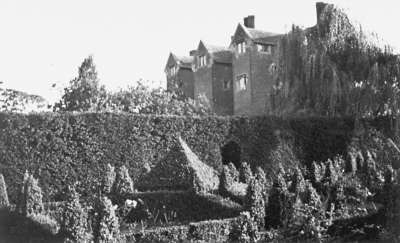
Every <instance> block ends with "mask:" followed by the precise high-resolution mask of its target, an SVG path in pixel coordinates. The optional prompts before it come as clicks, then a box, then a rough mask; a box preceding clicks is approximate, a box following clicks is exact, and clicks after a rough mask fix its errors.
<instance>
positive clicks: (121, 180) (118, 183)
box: [114, 165, 135, 197]
mask: <svg viewBox="0 0 400 243" xmlns="http://www.w3.org/2000/svg"><path fill="white" fill-rule="evenodd" d="M114 185H115V187H114V193H115V195H116V196H117V197H125V196H127V195H129V194H132V193H134V192H135V190H134V187H133V181H132V178H131V177H130V176H129V171H128V168H126V166H125V165H123V166H121V167H120V168H119V170H118V172H117V176H116V179H115V184H114Z"/></svg>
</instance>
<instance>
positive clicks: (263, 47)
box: [257, 44, 272, 54]
mask: <svg viewBox="0 0 400 243" xmlns="http://www.w3.org/2000/svg"><path fill="white" fill-rule="evenodd" d="M257 50H258V51H259V52H263V53H266V54H271V53H272V46H271V45H263V44H257Z"/></svg>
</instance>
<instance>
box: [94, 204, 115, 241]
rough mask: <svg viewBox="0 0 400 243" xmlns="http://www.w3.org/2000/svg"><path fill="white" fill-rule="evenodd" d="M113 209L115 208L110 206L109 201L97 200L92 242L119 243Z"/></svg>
mask: <svg viewBox="0 0 400 243" xmlns="http://www.w3.org/2000/svg"><path fill="white" fill-rule="evenodd" d="M115 209H116V206H114V205H112V203H111V200H110V199H108V198H107V197H101V198H99V201H98V202H97V206H96V213H97V219H96V221H95V225H94V228H93V236H94V242H96V243H114V242H115V243H116V242H120V231H119V222H118V217H117V216H116V214H115Z"/></svg>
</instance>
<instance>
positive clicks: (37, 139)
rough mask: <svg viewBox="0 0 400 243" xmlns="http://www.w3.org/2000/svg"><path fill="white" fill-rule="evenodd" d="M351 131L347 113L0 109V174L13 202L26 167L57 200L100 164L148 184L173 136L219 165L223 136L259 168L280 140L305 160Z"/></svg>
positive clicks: (341, 143)
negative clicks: (123, 169) (287, 115)
mask: <svg viewBox="0 0 400 243" xmlns="http://www.w3.org/2000/svg"><path fill="white" fill-rule="evenodd" d="M352 129H353V120H352V119H326V118H299V119H287V120H283V119H278V118H272V117H252V118H245V117H203V118H194V117H178V116H145V115H133V114H122V113H80V114H68V113H67V114H55V113H39V114H28V115H23V114H9V113H0V173H3V174H4V177H5V180H6V183H7V185H8V192H9V195H10V198H11V200H12V201H14V202H15V200H16V192H17V190H18V188H19V185H20V183H21V181H22V178H23V173H24V171H25V170H29V171H30V172H32V173H33V174H34V175H35V177H37V178H39V180H40V185H41V186H42V189H43V191H44V197H45V200H59V199H60V192H61V191H62V187H63V186H65V185H66V184H67V183H70V182H73V181H76V180H78V181H80V183H81V186H80V187H79V189H80V193H81V194H83V196H87V195H90V194H92V193H93V192H95V191H97V186H98V185H99V183H100V181H101V177H102V174H103V172H104V169H105V166H106V164H107V163H111V164H113V165H115V166H119V165H122V164H125V165H127V166H128V168H129V170H130V174H131V176H132V178H133V180H134V181H135V182H136V184H137V186H138V187H139V189H140V185H141V184H146V183H147V184H151V182H145V181H144V180H142V178H143V175H144V174H145V173H146V172H147V171H148V170H149V169H151V168H152V167H154V166H156V165H157V164H158V163H159V162H160V161H163V159H164V158H167V156H168V154H170V151H172V150H173V149H174V148H176V145H177V144H176V141H177V137H178V136H181V137H182V138H183V139H184V140H185V141H186V142H187V144H188V145H189V147H190V148H191V149H192V150H193V151H194V152H195V153H196V154H197V155H198V156H199V158H200V159H201V160H202V161H203V162H205V163H207V164H209V165H211V166H213V167H214V168H216V169H217V170H218V171H219V170H220V169H221V167H222V162H221V153H220V148H221V147H222V146H224V145H225V144H227V143H228V142H230V141H234V142H235V143H237V145H239V147H240V152H241V154H240V159H241V160H242V161H248V162H249V163H250V164H251V165H252V166H253V167H255V166H258V165H261V166H263V167H264V168H266V167H267V166H268V165H270V164H271V163H276V162H277V159H278V160H279V159H281V160H283V159H285V158H284V156H282V154H279V153H280V152H279V149H280V148H282V147H284V146H282V145H285V144H289V145H291V146H289V147H292V148H296V149H295V150H294V154H295V156H296V157H297V158H299V159H300V161H305V162H311V161H313V160H326V159H327V158H329V157H333V156H334V155H335V154H338V153H344V151H345V150H346V145H347V143H348V142H349V140H350V138H351V134H352ZM272 152H275V153H272ZM271 154H274V156H271ZM267 172H268V171H267ZM168 189H174V188H168Z"/></svg>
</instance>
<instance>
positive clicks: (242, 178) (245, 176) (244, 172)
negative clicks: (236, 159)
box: [239, 162, 253, 184]
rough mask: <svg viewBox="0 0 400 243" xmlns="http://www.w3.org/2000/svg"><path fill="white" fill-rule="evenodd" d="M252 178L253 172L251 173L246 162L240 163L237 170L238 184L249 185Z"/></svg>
mask: <svg viewBox="0 0 400 243" xmlns="http://www.w3.org/2000/svg"><path fill="white" fill-rule="evenodd" d="M252 177H253V172H252V171H251V167H250V165H249V164H248V163H247V162H242V163H241V164H240V170H239V182H242V183H246V184H249V183H250V181H251V179H252Z"/></svg>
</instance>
